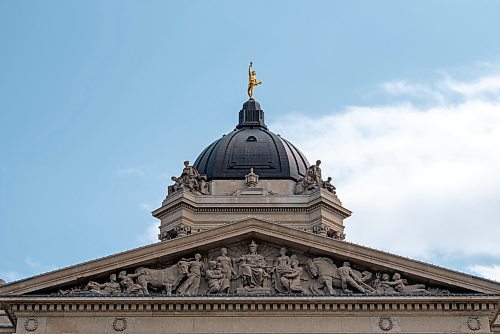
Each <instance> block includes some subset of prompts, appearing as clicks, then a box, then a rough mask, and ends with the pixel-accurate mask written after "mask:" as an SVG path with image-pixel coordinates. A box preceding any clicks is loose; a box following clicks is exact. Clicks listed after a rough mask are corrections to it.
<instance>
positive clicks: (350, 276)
mask: <svg viewBox="0 0 500 334" xmlns="http://www.w3.org/2000/svg"><path fill="white" fill-rule="evenodd" d="M338 271H339V276H340V280H341V281H342V290H344V292H352V291H351V290H349V289H348V287H347V283H349V284H350V285H351V286H352V287H353V288H355V289H356V290H358V291H360V292H365V289H364V288H363V287H362V286H361V284H363V282H362V281H361V279H360V278H359V277H358V276H356V274H354V272H353V271H352V269H351V264H350V263H349V262H344V265H343V266H342V267H340V268H338ZM358 283H359V284H358Z"/></svg>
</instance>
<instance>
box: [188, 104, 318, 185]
mask: <svg viewBox="0 0 500 334" xmlns="http://www.w3.org/2000/svg"><path fill="white" fill-rule="evenodd" d="M194 167H196V168H197V169H198V171H199V172H200V173H201V174H206V175H207V177H208V180H221V179H244V178H245V175H246V174H248V173H249V171H250V168H253V169H254V172H255V173H256V174H257V175H259V177H260V178H261V179H292V180H295V181H298V180H299V179H300V178H302V177H304V175H305V173H306V170H307V167H309V163H308V161H307V159H306V157H305V156H304V154H302V152H300V151H299V150H298V149H297V148H296V147H295V146H293V145H292V144H291V143H290V142H288V141H287V140H285V139H284V138H281V137H280V136H278V135H276V134H275V133H273V132H271V131H269V130H268V129H267V127H266V125H265V124H264V112H263V111H262V110H261V109H260V105H259V103H258V102H257V101H255V100H253V99H251V100H249V101H247V102H245V104H244V105H243V109H242V110H241V111H240V118H239V124H238V125H237V127H236V129H235V130H234V131H232V132H230V133H229V134H227V135H224V136H223V137H222V138H220V139H218V140H216V141H215V142H213V143H212V144H210V145H209V146H208V147H207V148H206V149H204V150H203V152H201V154H200V156H199V157H198V158H197V159H196V161H195V163H194Z"/></svg>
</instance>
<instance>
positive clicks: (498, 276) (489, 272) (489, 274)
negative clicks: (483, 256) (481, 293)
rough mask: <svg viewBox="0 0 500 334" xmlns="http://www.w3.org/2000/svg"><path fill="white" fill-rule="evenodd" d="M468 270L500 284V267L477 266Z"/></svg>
mask: <svg viewBox="0 0 500 334" xmlns="http://www.w3.org/2000/svg"><path fill="white" fill-rule="evenodd" d="M468 269H469V270H470V271H471V272H473V273H475V274H478V275H480V276H482V277H484V278H488V279H491V280H494V281H497V282H500V265H497V264H494V265H491V266H484V265H479V264H476V265H473V266H470V267H468Z"/></svg>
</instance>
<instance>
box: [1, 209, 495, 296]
mask: <svg viewBox="0 0 500 334" xmlns="http://www.w3.org/2000/svg"><path fill="white" fill-rule="evenodd" d="M252 241H253V242H254V243H255V244H256V245H257V251H256V253H252V252H251V251H250V250H249V248H250V245H251V244H252ZM283 247H284V248H285V249H284V250H283V251H281V252H283V254H280V249H281V248H283ZM222 248H226V249H227V255H224V254H221V249H222ZM195 254H200V255H201V257H200V259H199V260H197V259H195ZM221 256H222V258H221ZM224 258H229V259H230V261H229V262H230V267H228V266H227V263H226V262H228V261H226V260H224ZM345 262H349V264H350V268H351V269H346V268H345V267H346V265H344V263H345ZM224 266H225V269H224ZM167 268H171V270H170V271H168V272H167V271H166V270H167ZM228 268H230V269H228ZM341 268H343V269H341ZM120 271H126V273H127V275H130V276H129V278H130V280H129V283H130V286H132V285H133V284H138V285H141V281H142V284H143V285H144V282H146V283H145V284H146V285H147V286H149V288H148V292H149V293H165V292H166V290H168V289H170V290H171V292H172V293H174V294H175V293H181V292H182V293H188V294H189V293H191V294H204V293H208V292H209V291H210V290H212V292H213V293H241V292H245V293H254V292H255V293H271V294H272V293H299V292H304V293H313V294H329V290H330V287H329V285H331V287H332V288H333V289H334V291H333V293H344V292H345V291H346V290H350V291H353V292H354V293H362V291H364V292H365V293H394V294H397V293H399V294H401V293H424V294H436V293H458V294H462V293H500V284H498V283H495V282H492V281H489V280H485V279H481V278H477V277H474V276H471V275H467V274H463V273H459V272H455V271H452V270H448V269H444V268H441V267H437V266H434V265H430V264H426V263H423V262H419V261H415V260H411V259H408V258H404V257H401V256H397V255H393V254H389V253H386V252H382V251H379V250H375V249H372V248H368V247H363V246H360V245H356V244H352V243H349V242H345V241H340V240H335V239H331V238H327V237H322V236H318V235H316V234H312V233H307V232H304V231H300V230H296V229H292V228H289V227H286V226H282V225H279V224H276V223H272V222H267V221H263V220H259V219H256V218H248V219H246V220H244V221H240V222H237V223H233V224H227V225H224V226H221V227H219V228H216V229H212V230H209V231H205V232H201V233H197V234H192V235H188V236H185V237H182V238H177V239H173V240H169V241H166V242H161V243H155V244H151V245H148V246H145V247H141V248H137V249H133V250H130V251H126V252H122V253H119V254H115V255H112V256H108V257H104V258H101V259H97V260H94V261H89V262H85V263H83V264H79V265H75V266H72V267H68V268H64V269H61V270H57V271H53V272H50V273H46V274H42V275H39V276H35V277H31V278H28V279H25V280H21V281H17V282H13V283H10V284H6V285H3V286H0V294H9V295H20V294H58V293H63V294H64V293H79V294H82V293H83V294H85V293H98V292H99V290H101V289H102V290H103V292H102V293H106V292H105V290H106V289H108V286H111V287H112V286H113V285H112V284H108V285H106V284H107V283H111V282H110V278H109V277H110V275H112V274H115V275H118V274H119V272H120ZM198 272H200V273H201V275H198ZM224 272H225V273H224ZM396 274H399V276H400V277H399V278H398V276H397V275H396ZM197 275H198V276H200V277H197ZM167 276H168V277H167ZM191 276H196V277H194V278H190V277H191ZM297 276H299V279H295V280H294V277H297ZM139 277H142V278H141V279H140V280H141V281H140V280H139ZM165 277H167V278H165ZM148 280H149V281H148ZM193 280H194V283H193V282H192V281H193ZM293 280H294V282H292V281H293ZM342 280H344V285H342ZM351 280H352V281H354V282H352V281H351ZM120 281H121V279H120V278H118V279H117V282H118V283H120ZM325 281H326V283H325ZM328 281H330V282H328ZM89 282H94V283H95V288H92V284H90V288H89ZM148 282H149V285H148ZM161 283H165V284H161ZM287 284H288V286H286V285H287ZM115 285H116V284H115ZM116 287H117V288H116V289H118V290H120V289H121V292H122V293H123V292H124V290H125V288H124V287H123V285H122V286H121V287H120V286H119V285H116ZM359 287H361V288H359ZM135 288H137V285H136V286H135ZM135 290H138V289H135ZM301 290H302V291H301ZM130 291H132V292H133V291H134V288H131V290H130ZM135 292H136V293H137V291H135ZM116 293H118V292H116ZM140 293H143V292H142V291H141V292H140Z"/></svg>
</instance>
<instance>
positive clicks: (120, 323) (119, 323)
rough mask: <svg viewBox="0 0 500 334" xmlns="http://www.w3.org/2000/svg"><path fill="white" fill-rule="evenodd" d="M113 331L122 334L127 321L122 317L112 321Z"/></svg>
mask: <svg viewBox="0 0 500 334" xmlns="http://www.w3.org/2000/svg"><path fill="white" fill-rule="evenodd" d="M113 329H114V330H115V331H117V332H123V331H124V330H125V329H127V319H126V318H124V317H119V318H115V320H114V321H113Z"/></svg>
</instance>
